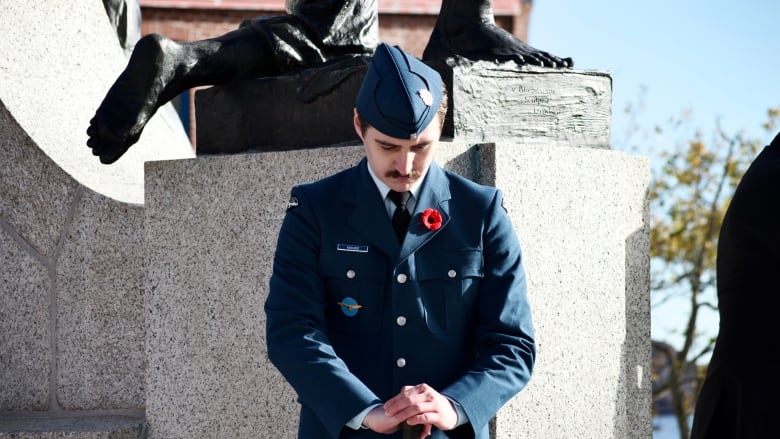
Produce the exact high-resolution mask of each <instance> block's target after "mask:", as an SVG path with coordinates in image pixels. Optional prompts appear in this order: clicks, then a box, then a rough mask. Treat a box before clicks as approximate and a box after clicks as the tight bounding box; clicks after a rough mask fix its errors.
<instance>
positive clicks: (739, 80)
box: [528, 0, 780, 346]
mask: <svg viewBox="0 0 780 439" xmlns="http://www.w3.org/2000/svg"><path fill="white" fill-rule="evenodd" d="M778 17H780V1H777V0H752V1H745V2H737V1H728V2H727V1H723V0H706V1H705V0H679V1H654V2H649V1H614V0H611V1H607V0H587V1H586V0H536V1H534V2H533V11H532V13H531V18H530V27H529V35H528V42H529V44H531V45H532V46H534V47H537V48H539V49H543V50H547V51H548V52H551V53H553V54H555V55H558V56H562V57H571V58H573V59H574V63H575V64H574V68H575V69H583V70H601V71H608V72H610V73H611V74H612V79H613V84H612V86H613V101H612V114H613V119H612V141H613V146H618V147H619V146H623V144H624V143H623V141H624V140H625V138H626V136H625V132H626V130H627V129H628V127H629V121H628V118H627V117H626V116H625V115H624V113H623V109H624V108H625V107H626V105H627V104H628V103H630V102H633V103H635V104H636V103H637V102H638V97H639V96H640V95H641V94H642V92H641V90H642V89H643V88H644V90H645V91H644V93H643V96H644V97H643V101H644V106H643V109H642V110H641V112H640V113H639V118H638V119H637V122H638V123H639V125H640V126H641V127H642V128H643V129H646V130H649V129H651V128H652V127H654V126H656V125H663V124H664V123H665V121H667V120H668V119H670V118H671V117H676V116H679V115H680V114H682V113H683V112H687V113H688V114H689V115H690V121H691V128H697V129H701V130H702V132H703V133H709V132H711V131H712V128H713V127H714V126H715V121H716V119H719V120H720V125H721V127H723V128H724V129H725V130H726V132H727V133H735V132H737V131H738V130H744V131H745V133H746V134H748V135H750V136H751V137H753V138H761V139H764V140H765V143H768V142H769V141H770V140H771V139H772V137H773V133H766V132H765V131H764V130H763V129H762V128H761V124H762V123H763V122H765V121H766V111H767V109H769V108H770V107H780V55H779V54H780V26H778V25H777V20H778ZM704 139H705V141H706V140H707V139H708V137H706V135H705V137H704ZM646 142H647V143H648V145H644V146H646V147H647V148H648V151H650V148H655V149H662V148H664V147H665V146H667V145H664V142H669V140H668V139H664V138H655V137H652V136H651V137H650V138H648V139H647V140H646ZM653 143H656V144H653ZM640 151H641V150H640ZM647 155H648V156H649V157H650V159H651V163H655V159H654V157H653V156H652V153H650V152H648V153H647ZM686 315H687V309H686V305H685V303H684V302H682V301H677V302H674V301H673V302H670V303H668V304H665V305H663V306H660V307H659V306H657V304H654V308H653V312H652V327H653V338H655V339H660V340H666V341H670V342H672V344H674V345H677V346H679V345H680V344H679V340H681V339H680V338H679V337H677V336H675V335H674V334H673V332H674V330H675V329H679V328H681V327H682V324H683V322H684V320H683V319H684V317H685V316H686ZM704 320H705V321H704V322H703V323H705V325H706V327H707V332H708V333H709V334H713V335H714V334H715V333H716V332H717V315H716V314H713V315H705V316H704Z"/></svg>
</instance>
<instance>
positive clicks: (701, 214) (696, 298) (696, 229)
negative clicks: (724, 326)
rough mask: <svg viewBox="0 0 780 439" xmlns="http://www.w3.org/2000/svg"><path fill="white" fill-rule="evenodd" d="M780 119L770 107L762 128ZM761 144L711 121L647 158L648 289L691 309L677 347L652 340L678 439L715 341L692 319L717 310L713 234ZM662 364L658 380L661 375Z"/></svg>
mask: <svg viewBox="0 0 780 439" xmlns="http://www.w3.org/2000/svg"><path fill="white" fill-rule="evenodd" d="M628 111H634V112H635V111H636V110H633V109H629V110H628ZM779 120H780V109H777V108H774V109H770V110H768V114H767V121H766V122H765V123H764V124H763V128H764V130H765V131H766V132H767V133H768V134H772V130H774V129H775V127H776V126H777V124H778V121H779ZM686 123H687V121H686V119H685V117H681V118H677V119H672V120H671V121H670V123H669V124H668V126H667V127H664V128H661V127H656V128H655V133H656V134H657V135H662V134H669V131H676V130H679V129H680V128H681V127H685V126H686ZM659 137H660V136H659ZM770 138H771V137H770ZM765 144H766V140H765V139H763V138H753V137H750V136H746V135H745V134H744V132H743V131H740V132H737V133H727V132H725V131H724V130H723V129H722V128H721V126H720V124H719V123H716V125H715V128H714V132H713V133H711V135H710V136H708V138H706V139H705V137H704V136H702V134H701V133H700V132H694V133H693V135H690V136H687V137H684V138H682V139H680V140H678V141H676V142H675V143H674V144H673V145H672V146H671V147H666V148H663V149H662V150H661V151H660V152H659V153H658V154H654V155H655V156H652V155H651V161H653V162H655V165H656V166H654V167H653V170H652V177H651V182H650V190H649V201H650V212H651V229H650V255H651V259H652V261H653V263H652V267H653V268H652V272H651V294H652V295H653V299H654V302H656V303H663V302H664V301H667V300H670V299H671V298H678V299H679V298H681V297H682V298H684V299H685V301H686V302H687V303H688V305H689V310H690V311H689V314H688V316H687V321H686V323H685V325H684V327H683V328H680V330H679V332H680V335H681V336H682V340H683V342H682V346H681V347H680V348H679V350H675V349H673V348H671V345H670V344H669V343H658V344H656V346H657V348H658V349H657V351H658V352H660V354H659V356H658V357H657V358H654V359H653V363H654V367H653V380H654V386H653V388H654V393H653V398H654V399H655V398H659V397H661V396H664V395H668V396H669V397H670V400H671V403H672V408H673V411H674V414H675V417H676V419H677V424H678V427H679V431H680V438H681V439H688V437H689V431H690V426H689V425H688V419H689V415H690V414H692V412H693V407H694V404H695V400H696V395H697V392H698V389H699V387H700V384H701V381H702V380H703V378H704V374H705V373H706V367H701V366H699V363H700V362H701V361H702V359H703V358H706V356H707V355H708V354H709V353H710V352H711V350H712V349H713V347H714V343H715V339H714V337H709V338H707V337H706V336H705V335H704V334H702V333H701V331H700V328H697V324H699V323H700V316H701V313H702V311H703V310H704V309H712V310H717V301H716V295H715V294H714V292H715V279H716V272H715V263H716V259H717V245H718V233H719V231H720V226H721V224H722V222H723V217H724V215H725V213H726V209H727V208H728V205H729V202H730V201H731V197H732V196H733V194H734V190H735V189H736V186H737V184H738V183H739V181H740V179H741V177H742V175H743V174H744V173H745V171H746V170H747V168H748V166H749V165H750V163H752V161H753V159H754V158H755V156H756V155H757V153H758V152H759V151H760V149H761V148H762V147H763V146H764V145H765ZM660 365H664V368H663V370H664V376H663V377H662V376H660V375H659V374H658V371H660V370H661V368H660ZM686 386H688V388H686ZM691 388H692V389H691ZM691 390H692V391H691Z"/></svg>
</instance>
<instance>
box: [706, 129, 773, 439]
mask: <svg viewBox="0 0 780 439" xmlns="http://www.w3.org/2000/svg"><path fill="white" fill-rule="evenodd" d="M778 188H780V134H778V135H777V136H776V137H775V139H774V140H773V141H772V143H771V144H770V145H769V146H766V147H765V148H764V150H763V151H762V152H761V153H760V154H759V155H758V156H757V157H756V159H755V160H754V161H753V163H752V164H751V165H750V167H749V168H748V170H747V172H746V173H745V175H744V176H743V177H742V180H741V181H740V183H739V185H738V186H737V190H736V192H735V193H734V198H733V199H732V200H731V204H730V205H729V207H728V210H727V211H726V216H725V218H724V219H723V225H722V226H721V229H720V237H719V240H718V260H717V267H716V269H717V282H718V310H719V311H718V312H719V313H720V330H719V332H718V339H717V341H716V342H715V350H714V352H713V354H712V359H711V360H710V365H709V368H708V369H707V378H706V379H705V381H704V386H703V387H702V390H701V393H700V394H699V399H698V402H697V403H696V412H695V413H694V417H693V429H692V432H691V438H692V439H767V438H778V437H780V424H779V423H778V422H777V416H778V415H780V396H779V395H780V376H778V374H777V366H776V365H775V362H774V358H775V357H774V356H775V355H776V353H777V351H778V350H780V341H778V340H780V339H778V336H777V333H778V330H777V321H776V319H777V310H778V309H780V226H778V223H777V221H778V217H780V204H778V199H780V196H778V192H777V190H778Z"/></svg>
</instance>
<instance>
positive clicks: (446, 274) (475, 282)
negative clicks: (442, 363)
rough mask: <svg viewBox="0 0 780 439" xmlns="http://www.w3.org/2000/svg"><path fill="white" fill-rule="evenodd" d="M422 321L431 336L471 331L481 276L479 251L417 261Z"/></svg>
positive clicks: (458, 251)
mask: <svg viewBox="0 0 780 439" xmlns="http://www.w3.org/2000/svg"><path fill="white" fill-rule="evenodd" d="M416 268H417V279H418V281H419V283H420V291H421V293H420V294H421V297H422V301H423V307H424V308H425V322H426V324H427V326H428V329H429V330H430V331H431V332H432V333H434V334H456V333H460V332H463V331H465V330H467V329H468V328H470V327H471V326H472V324H473V321H474V317H473V316H474V306H475V305H476V301H477V300H478V297H476V296H477V292H478V291H479V284H480V281H481V279H482V276H483V259H482V251H480V250H478V249H465V250H452V251H442V252H441V254H437V255H428V256H427V257H424V258H418V259H417V261H416Z"/></svg>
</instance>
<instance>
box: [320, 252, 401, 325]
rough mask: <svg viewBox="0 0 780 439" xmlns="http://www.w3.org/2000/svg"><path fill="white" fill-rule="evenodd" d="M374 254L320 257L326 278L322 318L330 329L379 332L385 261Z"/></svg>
mask: <svg viewBox="0 0 780 439" xmlns="http://www.w3.org/2000/svg"><path fill="white" fill-rule="evenodd" d="M376 256H377V255H371V254H368V253H348V252H344V253H343V254H342V253H341V252H339V253H334V254H330V255H325V256H323V257H322V258H321V260H320V273H321V275H322V277H323V279H324V281H325V288H326V297H325V319H326V322H327V325H328V329H329V330H330V331H334V332H338V333H345V334H358V333H360V334H373V333H376V332H378V330H379V327H380V322H381V316H382V306H383V300H382V297H383V279H384V277H385V270H386V269H385V267H386V264H385V262H384V261H383V260H381V258H377V257H376Z"/></svg>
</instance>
